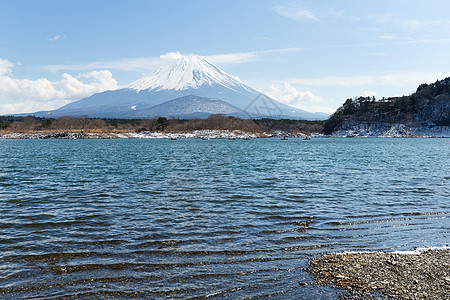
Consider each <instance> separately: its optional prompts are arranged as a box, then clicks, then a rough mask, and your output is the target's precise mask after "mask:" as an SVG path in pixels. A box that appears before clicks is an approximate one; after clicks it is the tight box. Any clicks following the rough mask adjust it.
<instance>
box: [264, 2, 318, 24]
mask: <svg viewBox="0 0 450 300" xmlns="http://www.w3.org/2000/svg"><path fill="white" fill-rule="evenodd" d="M273 10H274V11H275V12H276V13H278V14H279V15H281V16H283V17H286V18H289V19H292V20H296V21H303V20H306V21H316V22H317V21H319V18H318V17H317V16H316V14H315V13H314V12H313V11H311V10H308V9H304V8H303V7H301V6H299V5H298V4H295V3H292V4H290V5H285V6H283V5H277V6H275V7H274V8H273Z"/></svg>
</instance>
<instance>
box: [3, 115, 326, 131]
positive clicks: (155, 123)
mask: <svg viewBox="0 0 450 300" xmlns="http://www.w3.org/2000/svg"><path fill="white" fill-rule="evenodd" d="M324 122H325V121H305V120H289V119H281V120H275V119H258V120H254V119H239V118H235V117H227V116H221V115H211V116H209V117H208V118H206V119H189V120H180V119H170V118H165V117H159V118H153V119H96V118H87V117H69V116H65V117H60V118H56V119H51V118H40V117H33V116H28V117H15V116H10V117H9V116H0V134H11V133H56V132H72V133H117V134H120V133H139V132H163V133H182V132H193V131H198V130H228V131H242V132H248V133H254V134H262V133H274V132H282V133H286V134H291V135H296V134H300V135H311V134H312V133H318V134H321V133H323V125H324Z"/></svg>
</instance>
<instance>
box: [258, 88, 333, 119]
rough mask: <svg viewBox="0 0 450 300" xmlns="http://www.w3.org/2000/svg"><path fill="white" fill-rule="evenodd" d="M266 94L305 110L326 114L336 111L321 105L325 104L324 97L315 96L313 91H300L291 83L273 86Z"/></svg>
mask: <svg viewBox="0 0 450 300" xmlns="http://www.w3.org/2000/svg"><path fill="white" fill-rule="evenodd" d="M264 93H265V94H267V95H268V96H270V97H272V98H274V99H276V100H277V101H279V102H281V103H284V104H287V105H290V106H292V107H296V108H300V109H303V110H307V111H312V112H326V113H333V112H334V109H331V108H326V107H323V106H321V105H320V104H321V103H322V104H323V103H324V102H325V100H324V99H323V98H322V97H320V96H316V95H314V94H313V93H312V92H311V91H299V90H297V89H296V88H295V87H293V86H292V85H291V84H290V83H289V82H282V83H281V84H277V85H275V84H272V85H271V87H270V89H269V90H267V91H264Z"/></svg>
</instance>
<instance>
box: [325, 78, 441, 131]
mask: <svg viewBox="0 0 450 300" xmlns="http://www.w3.org/2000/svg"><path fill="white" fill-rule="evenodd" d="M324 129H325V133H327V134H333V135H338V136H403V135H432V136H450V77H449V78H446V79H444V80H440V81H436V82H435V83H432V84H421V85H420V86H419V87H418V88H417V91H416V92H415V93H413V94H411V95H410V96H403V97H393V98H388V99H383V100H379V101H375V100H374V99H371V98H369V97H359V98H357V99H354V100H352V99H347V101H346V102H345V103H344V105H343V106H342V107H340V108H339V109H338V110H337V111H336V112H335V113H334V114H333V115H332V116H331V117H330V118H329V119H328V120H327V122H326V123H325V128H324Z"/></svg>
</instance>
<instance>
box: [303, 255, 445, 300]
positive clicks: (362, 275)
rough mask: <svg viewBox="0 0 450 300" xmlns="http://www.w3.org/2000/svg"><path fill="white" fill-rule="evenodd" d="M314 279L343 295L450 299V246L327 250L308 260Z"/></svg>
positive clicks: (378, 297)
mask: <svg viewBox="0 0 450 300" xmlns="http://www.w3.org/2000/svg"><path fill="white" fill-rule="evenodd" d="M307 270H308V272H309V273H311V274H312V275H313V276H314V283H315V284H318V285H331V286H334V287H337V288H340V289H342V290H344V295H343V296H342V298H343V299H386V298H387V299H450V248H442V249H425V250H421V251H414V252H410V253H407V252H405V253H401V252H400V253H384V252H367V253H345V254H326V255H322V256H317V257H313V258H312V259H311V260H310V261H309V266H308V268H307Z"/></svg>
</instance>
